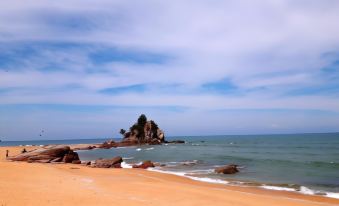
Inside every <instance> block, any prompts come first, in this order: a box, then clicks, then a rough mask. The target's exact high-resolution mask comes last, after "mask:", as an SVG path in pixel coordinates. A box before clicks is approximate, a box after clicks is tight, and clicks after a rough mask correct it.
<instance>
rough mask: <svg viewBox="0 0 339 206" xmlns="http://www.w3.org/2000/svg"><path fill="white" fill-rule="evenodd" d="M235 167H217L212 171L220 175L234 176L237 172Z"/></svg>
mask: <svg viewBox="0 0 339 206" xmlns="http://www.w3.org/2000/svg"><path fill="white" fill-rule="evenodd" d="M237 167H238V166H237V165H225V166H223V167H218V168H216V169H215V170H214V171H215V172H216V173H221V174H235V173H237V172H239V170H238V168H237Z"/></svg>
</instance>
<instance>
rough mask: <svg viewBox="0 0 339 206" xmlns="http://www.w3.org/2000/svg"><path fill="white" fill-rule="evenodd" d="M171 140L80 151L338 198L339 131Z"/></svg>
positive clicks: (196, 176) (237, 182)
mask: <svg viewBox="0 0 339 206" xmlns="http://www.w3.org/2000/svg"><path fill="white" fill-rule="evenodd" d="M169 139H183V140H185V141H187V143H186V144H166V145H158V146H153V145H152V146H140V147H126V148H112V149H109V150H101V149H97V150H91V151H79V155H80V159H81V160H95V159H97V158H110V157H114V156H117V155H119V156H122V157H123V158H124V161H125V162H126V163H127V164H133V163H139V162H141V161H143V160H152V161H154V162H160V163H163V164H165V165H166V166H165V167H159V168H156V170H157V171H159V172H167V173H173V174H177V175H181V176H186V177H189V178H192V179H196V180H200V181H209V182H216V183H222V184H231V185H242V186H255V187H264V188H267V189H275V190H290V191H292V190H293V191H298V192H302V193H305V194H316V195H327V196H329V197H335V198H339V133H327V134H293V135H220V136H195V137H171V138H169ZM97 142H103V140H98V139H92V140H58V141H36V142H33V141H29V142H27V141H26V142H22V141H18V142H1V143H0V146H3V145H30V144H36V145H45V144H76V143H97ZM226 164H237V165H239V167H240V172H239V173H238V174H234V175H218V174H215V173H214V172H213V170H214V168H216V167H218V166H222V165H226Z"/></svg>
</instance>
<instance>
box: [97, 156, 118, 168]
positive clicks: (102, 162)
mask: <svg viewBox="0 0 339 206" xmlns="http://www.w3.org/2000/svg"><path fill="white" fill-rule="evenodd" d="M121 162H122V157H120V156H118V157H114V158H112V159H97V160H95V163H94V167H98V168H111V167H113V168H117V167H118V165H119V166H120V167H118V168H121V165H120V164H121ZM116 164H118V165H116Z"/></svg>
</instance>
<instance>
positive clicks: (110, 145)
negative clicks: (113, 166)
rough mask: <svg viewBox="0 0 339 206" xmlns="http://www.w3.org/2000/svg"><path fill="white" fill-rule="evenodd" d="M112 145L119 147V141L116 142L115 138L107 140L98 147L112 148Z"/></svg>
mask: <svg viewBox="0 0 339 206" xmlns="http://www.w3.org/2000/svg"><path fill="white" fill-rule="evenodd" d="M112 147H117V143H115V142H114V141H113V140H110V141H106V142H104V143H102V144H100V145H99V146H98V148H101V149H110V148H112Z"/></svg>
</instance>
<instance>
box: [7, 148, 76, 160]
mask: <svg viewBox="0 0 339 206" xmlns="http://www.w3.org/2000/svg"><path fill="white" fill-rule="evenodd" d="M70 151H71V149H70V147H69V146H63V145H58V146H52V147H49V148H39V149H36V150H33V151H29V152H25V153H22V154H19V155H17V156H13V157H8V159H9V160H13V161H29V162H41V161H42V160H43V162H50V161H52V160H53V161H54V160H56V159H60V158H63V157H64V156H65V155H66V154H68V153H69V152H70Z"/></svg>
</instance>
